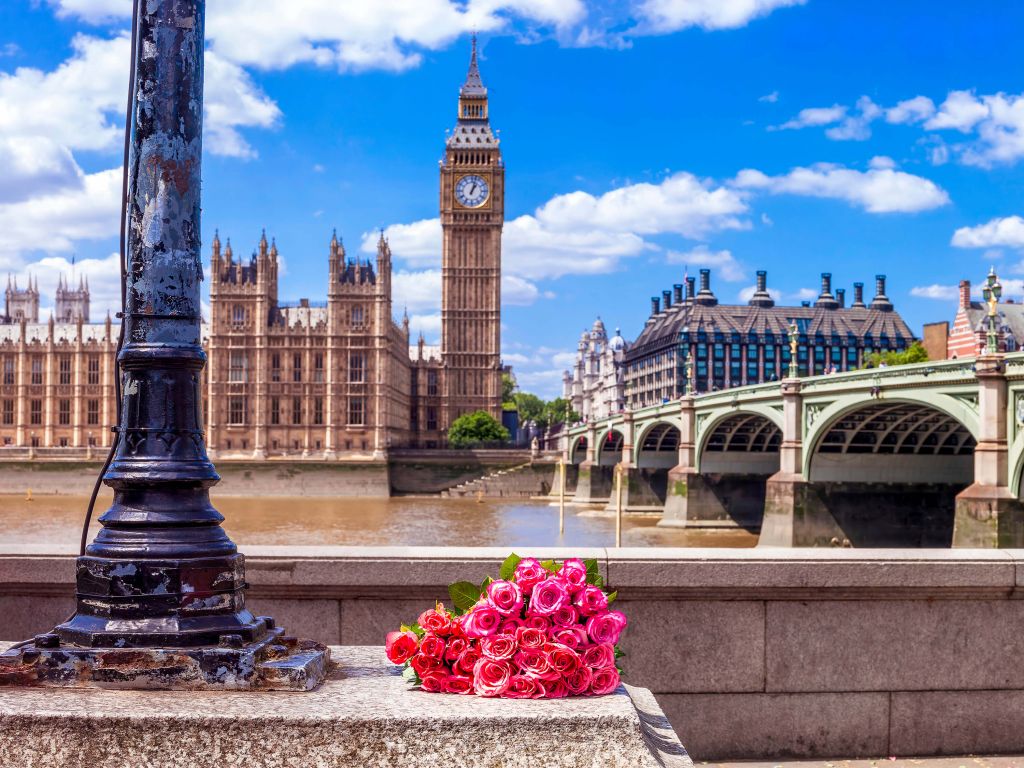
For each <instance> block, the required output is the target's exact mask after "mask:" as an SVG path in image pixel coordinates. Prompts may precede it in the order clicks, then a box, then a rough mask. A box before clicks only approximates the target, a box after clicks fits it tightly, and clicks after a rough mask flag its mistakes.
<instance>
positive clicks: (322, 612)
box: [245, 597, 341, 645]
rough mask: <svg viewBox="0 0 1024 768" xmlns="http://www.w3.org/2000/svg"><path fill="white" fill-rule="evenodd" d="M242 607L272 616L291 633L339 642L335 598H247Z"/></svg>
mask: <svg viewBox="0 0 1024 768" xmlns="http://www.w3.org/2000/svg"><path fill="white" fill-rule="evenodd" d="M245 607H246V608H248V609H249V610H251V611H252V612H253V613H254V614H256V615H257V616H273V617H274V621H276V622H277V625H278V626H279V627H284V629H285V631H286V632H287V633H288V634H289V635H292V636H293V637H301V638H304V639H306V640H316V641H317V642H319V643H325V644H327V645H332V644H335V643H339V642H341V618H340V616H339V613H338V611H339V607H338V601H337V600H274V599H268V598H265V597H253V598H247V599H246V601H245Z"/></svg>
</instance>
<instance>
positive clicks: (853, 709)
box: [0, 547, 1024, 760]
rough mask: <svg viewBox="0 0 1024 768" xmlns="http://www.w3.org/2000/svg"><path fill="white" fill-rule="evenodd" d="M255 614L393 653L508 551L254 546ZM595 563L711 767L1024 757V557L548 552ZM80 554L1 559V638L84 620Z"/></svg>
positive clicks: (631, 674) (639, 650)
mask: <svg viewBox="0 0 1024 768" xmlns="http://www.w3.org/2000/svg"><path fill="white" fill-rule="evenodd" d="M245 551H246V554H247V555H248V561H247V577H248V581H249V582H250V583H251V585H252V587H251V591H250V604H251V606H252V607H253V608H254V609H255V610H257V611H259V612H260V613H271V614H273V615H274V616H275V617H276V618H277V619H278V621H279V622H280V623H281V624H283V625H285V626H286V627H287V628H288V630H289V631H290V632H295V633H298V634H300V635H302V636H306V637H315V638H317V639H319V640H322V641H325V642H328V643H334V644H339V643H340V644H344V645H363V644H379V643H380V642H381V638H382V637H383V636H384V633H385V632H386V631H388V630H390V629H393V628H394V627H395V626H397V625H398V624H399V623H400V622H401V621H408V620H409V619H411V618H414V617H415V616H416V615H417V614H418V613H419V612H420V611H422V610H423V608H424V607H425V606H427V605H429V604H430V602H431V601H432V600H435V599H445V597H446V595H445V586H446V585H447V584H448V583H449V582H452V581H456V580H461V579H470V580H476V581H479V580H481V579H482V578H483V577H484V576H485V575H486V574H488V573H492V574H494V573H496V571H497V567H498V564H499V562H500V561H501V559H502V558H503V557H504V555H506V554H507V552H506V551H505V550H498V549H459V548H428V547H395V548H370V547H367V548H364V547H325V548H312V547H311V548H294V549H288V548H279V547H247V548H246V550H245ZM520 554H537V555H540V556H545V557H564V556H567V555H579V556H584V557H596V558H598V559H599V560H600V562H601V567H602V571H603V573H604V574H605V577H606V578H607V579H608V581H609V583H610V585H611V586H612V587H614V588H615V589H618V590H619V591H620V598H619V601H618V607H620V608H621V609H622V610H623V611H625V612H626V614H627V615H628V616H629V617H630V620H631V626H630V628H629V630H628V631H627V634H626V636H625V638H624V641H623V648H624V650H625V651H626V654H627V655H626V657H625V658H624V659H623V666H624V668H625V670H626V673H627V677H626V679H627V681H628V682H630V683H632V684H635V685H639V686H643V687H648V688H651V689H652V690H653V691H654V693H655V694H656V695H657V697H658V701H659V702H660V704H661V707H662V708H663V709H664V711H665V713H666V714H667V715H668V717H669V719H670V720H671V722H672V723H673V725H674V726H675V729H676V731H677V732H678V734H679V736H680V739H681V740H682V741H683V743H684V744H686V746H687V748H688V749H689V751H690V752H691V754H693V755H694V757H695V758H697V759H704V760H713V759H724V758H762V759H775V758H782V757H837V756H846V757H850V756H875V757H877V756H887V755H903V756H906V755H935V754H967V753H974V754H986V753H1000V752H1003V753H1006V752H1018V753H1019V752H1020V751H1021V750H1024V666H1022V665H1020V664H1019V659H1020V658H1021V657H1022V655H1024V632H1022V631H1021V629H1022V627H1024V601H1022V600H1020V599H1019V598H1020V596H1021V594H1024V593H1022V592H1021V585H1022V584H1024V551H1021V550H1002V551H982V550H976V551H969V550H968V551H951V550H932V551H927V550H884V551H883V550H800V549H796V550H771V549H757V550H731V551H724V550H699V549H688V550H681V549H642V550H640V549H619V550H614V549H592V550H587V549H582V550H573V551H571V552H569V551H567V550H553V549H539V550H532V551H530V552H526V551H523V552H520ZM73 572H74V561H73V558H72V557H71V556H70V555H50V554H46V553H33V552H30V551H24V552H20V553H9V554H3V555H0V637H3V639H21V638H23V637H27V636H29V635H31V634H33V633H36V632H40V631H43V630H46V629H49V628H50V627H51V626H52V625H53V624H55V623H56V622H57V621H59V620H61V619H63V618H64V617H65V616H66V615H67V614H68V613H69V612H70V611H71V608H72V599H71V594H72V590H73V586H72V585H73Z"/></svg>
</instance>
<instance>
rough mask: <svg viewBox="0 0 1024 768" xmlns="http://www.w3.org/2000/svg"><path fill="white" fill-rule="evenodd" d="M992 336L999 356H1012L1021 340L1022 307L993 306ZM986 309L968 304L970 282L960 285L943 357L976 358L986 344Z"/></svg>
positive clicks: (1007, 303) (1023, 333) (980, 304)
mask: <svg viewBox="0 0 1024 768" xmlns="http://www.w3.org/2000/svg"><path fill="white" fill-rule="evenodd" d="M996 325H997V328H996V333H997V334H998V336H997V342H998V346H999V351H1000V352H1016V351H1017V350H1018V349H1020V344H1021V341H1022V340H1024V304H1016V303H1014V302H1013V300H1012V299H1010V300H1008V301H1005V302H1003V303H1000V304H999V305H998V306H997V314H996ZM988 329H989V317H988V305H987V304H985V303H984V302H982V301H971V281H970V280H961V281H960V295H959V301H958V303H957V310H956V317H954V318H953V327H952V329H951V330H950V331H949V341H948V342H947V345H946V355H945V357H947V358H950V359H955V358H958V357H976V356H977V355H979V354H980V353H981V352H983V351H984V350H985V346H986V344H987V343H988Z"/></svg>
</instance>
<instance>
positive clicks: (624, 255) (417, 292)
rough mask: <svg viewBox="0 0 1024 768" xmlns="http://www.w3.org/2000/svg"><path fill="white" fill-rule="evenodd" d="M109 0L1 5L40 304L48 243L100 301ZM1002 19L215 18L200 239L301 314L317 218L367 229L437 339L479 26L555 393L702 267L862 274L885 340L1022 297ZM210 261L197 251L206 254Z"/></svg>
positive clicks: (807, 8) (830, 2)
mask: <svg viewBox="0 0 1024 768" xmlns="http://www.w3.org/2000/svg"><path fill="white" fill-rule="evenodd" d="M129 10H130V2H129V1H128V0H46V1H43V0H9V1H8V2H5V3H4V4H3V5H2V6H0V168H5V169H6V170H5V171H4V172H3V173H0V269H4V270H6V271H10V272H12V273H14V274H17V275H19V276H20V278H21V279H22V280H24V279H25V278H26V276H27V274H29V273H31V274H33V275H36V276H37V277H38V279H39V282H40V287H41V289H42V290H43V293H44V297H43V304H44V305H47V306H49V305H50V304H52V292H53V289H54V287H55V285H56V282H57V276H58V274H59V273H60V272H61V271H62V270H65V271H66V270H68V269H69V262H70V259H71V257H72V255H73V254H74V255H75V258H76V261H77V266H76V269H77V270H78V271H80V272H85V273H86V274H88V275H89V279H90V283H91V285H92V286H93V290H94V295H95V299H94V307H97V308H98V309H96V310H94V312H96V313H100V312H103V311H104V310H105V309H106V308H107V307H113V306H114V303H115V302H116V298H115V297H116V293H117V291H116V256H114V255H113V254H114V251H115V249H116V237H115V236H116V232H117V206H118V201H117V198H118V184H119V173H120V170H119V164H120V148H119V147H120V131H121V121H122V120H123V117H122V114H123V104H124V98H125V91H126V79H127V63H128V62H127V58H128V44H127V40H126V38H125V30H126V28H127V25H128V18H127V14H128V12H129ZM1022 28H1024V4H1021V3H1018V2H1013V1H1012V0H976V2H972V3H962V2H945V3H941V2H940V3H936V2H935V1H934V0H931V2H923V1H921V2H918V1H917V0H901V2H899V3H893V2H891V0H890V1H889V2H883V1H882V0H860V1H859V2H857V3H850V2H841V1H839V0H806V1H805V2H800V0H618V1H617V2H610V3H583V2H582V1H581V0H470V1H469V2H458V3H455V2H451V1H450V0H377V2H374V3H362V4H357V3H338V2H336V1H335V0H287V2H285V0H280V1H277V0H213V1H212V2H211V3H210V9H209V24H208V41H209V49H208V52H207V107H208V113H207V142H206V150H207V151H206V156H205V159H204V164H205V165H204V203H205V204H204V239H205V240H206V241H207V243H208V242H209V240H210V239H211V238H212V235H213V231H214V229H219V230H220V232H221V235H222V237H230V238H231V239H232V244H233V245H234V247H235V251H236V253H243V254H245V253H248V252H249V251H250V250H251V249H252V248H253V247H254V246H255V244H256V242H257V240H258V238H259V234H260V229H261V228H262V227H266V228H267V232H268V234H270V235H273V236H274V237H276V239H277V242H278V246H279V248H280V250H281V254H282V257H283V259H284V262H285V274H284V277H283V281H282V289H281V292H282V299H285V300H289V299H291V300H294V299H298V298H300V297H309V298H312V299H321V298H323V296H324V294H325V288H324V278H325V274H326V255H327V244H328V242H329V240H330V236H331V231H332V229H333V228H334V227H337V229H338V231H339V233H340V234H341V235H342V236H343V238H344V242H345V245H346V247H347V249H348V253H349V255H357V254H359V255H364V256H365V255H366V251H365V249H366V248H368V247H369V240H368V238H369V239H370V240H372V239H374V238H375V236H374V234H373V233H374V232H375V230H376V229H377V228H379V227H384V228H386V229H387V232H388V235H389V237H390V239H391V243H392V249H393V251H394V254H395V258H396V277H395V292H396V296H395V312H396V314H398V315H400V314H401V312H402V308H403V306H405V307H408V310H409V313H410V315H412V317H413V326H414V330H416V329H420V330H422V331H423V332H424V334H425V335H426V336H427V338H428V340H429V341H433V340H435V339H436V338H437V335H438V327H439V316H438V304H439V300H440V273H439V264H440V235H439V229H438V225H437V222H436V217H437V183H438V182H437V179H438V172H437V160H438V158H439V157H440V155H441V152H442V148H443V141H444V132H445V129H446V128H449V127H451V126H452V125H453V124H454V118H455V107H456V98H457V91H458V86H459V85H460V83H461V82H462V79H463V77H464V75H465V70H466V64H467V60H468V52H469V35H470V33H471V31H472V30H473V29H477V30H478V31H479V36H480V44H481V51H482V55H481V69H482V72H483V77H484V82H485V84H486V85H487V86H488V88H489V89H490V96H491V117H492V124H493V125H494V126H495V127H496V128H499V129H501V138H502V146H503V152H504V156H505V160H506V165H507V178H506V183H507V210H506V214H507V224H506V230H505V238H504V273H505V286H504V288H505V298H506V302H505V307H504V316H503V321H504V332H503V345H504V352H505V357H506V360H507V361H508V362H511V363H513V364H514V366H515V367H516V369H517V372H518V376H519V380H520V383H521V385H522V386H523V388H525V389H531V390H534V391H538V392H539V393H541V394H544V395H549V396H550V395H554V394H556V393H557V391H558V389H559V386H560V385H559V379H560V371H561V370H562V369H563V368H565V367H566V366H567V365H568V363H569V360H570V358H571V353H572V351H573V349H574V347H575V341H576V339H577V338H578V336H579V333H580V331H581V330H582V329H583V328H584V327H588V326H589V325H590V324H591V323H592V322H593V320H594V318H595V316H597V315H600V316H601V317H602V318H603V319H604V321H605V323H606V324H607V325H608V326H609V328H614V327H616V326H619V327H621V328H622V330H623V333H624V335H625V336H627V338H631V337H634V336H635V335H636V334H637V333H638V332H639V331H640V329H641V328H642V325H643V322H644V320H645V318H646V315H647V313H648V311H649V297H650V296H652V295H656V294H660V293H661V291H662V290H663V289H667V288H670V287H671V285H672V284H673V283H677V282H682V277H683V274H684V270H685V269H688V270H689V273H690V274H691V275H693V274H696V271H697V270H698V269H700V268H701V267H705V266H706V267H710V268H711V269H712V271H713V278H712V279H713V288H714V290H715V291H716V293H717V294H718V296H719V297H720V298H721V299H722V300H723V301H729V302H733V301H739V300H743V299H744V298H745V297H746V295H747V293H748V292H749V290H750V288H751V286H752V285H753V283H754V272H755V270H757V269H767V270H768V273H769V274H768V281H769V287H770V288H771V289H772V290H774V291H775V292H776V293H777V296H778V298H779V299H780V300H781V301H785V302H792V303H795V302H798V301H799V300H800V299H802V298H811V297H812V296H813V295H814V294H815V293H816V291H815V290H814V289H815V288H816V286H817V285H818V282H819V273H820V272H823V271H830V272H832V273H833V275H834V284H835V285H836V286H837V287H846V288H848V289H849V288H850V286H851V284H852V283H853V282H854V281H858V280H859V281H863V282H864V283H866V284H867V286H868V293H869V295H870V292H871V289H872V287H873V278H874V275H875V274H876V273H885V274H887V275H888V278H889V283H888V285H889V289H888V292H889V295H890V297H891V298H892V299H893V300H894V301H895V303H896V306H897V308H898V309H899V310H900V311H901V312H902V313H903V314H904V316H905V317H906V319H907V320H908V322H910V324H911V326H912V327H913V328H915V329H916V330H917V331H918V332H920V327H921V324H922V323H924V322H929V321H932V320H939V319H951V318H952V315H953V313H954V309H955V288H956V284H957V282H958V281H959V280H960V279H961V278H965V277H966V278H970V279H972V280H973V281H974V282H975V283H977V282H978V281H979V280H980V279H981V278H982V277H983V275H984V274H985V273H986V272H987V270H988V267H989V266H990V264H994V265H995V266H996V268H997V270H999V272H1000V274H1001V275H1002V276H1003V277H1004V284H1005V285H1006V286H1007V289H1008V290H1007V293H1008V295H1009V296H1011V297H1016V299H1017V300H1021V299H1024V282H1022V277H1024V219H1022V218H1021V217H1022V216H1024V187H1022V184H1021V180H1022V177H1021V168H1022V167H1024V166H1022V161H1024V96H1022V91H1024V65H1022V63H1021V59H1020V55H1019V34H1020V30H1021V29H1022ZM207 248H208V247H207Z"/></svg>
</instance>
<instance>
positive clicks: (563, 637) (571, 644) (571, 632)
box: [551, 627, 587, 652]
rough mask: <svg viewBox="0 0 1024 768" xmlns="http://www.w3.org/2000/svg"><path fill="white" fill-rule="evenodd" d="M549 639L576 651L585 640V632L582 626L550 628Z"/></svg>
mask: <svg viewBox="0 0 1024 768" xmlns="http://www.w3.org/2000/svg"><path fill="white" fill-rule="evenodd" d="M551 639H552V640H554V641H555V642H556V643H561V644H562V645H564V646H565V647H566V648H572V649H573V650H574V651H577V652H578V651H579V649H580V648H582V647H583V646H584V645H585V644H586V642H587V633H586V631H585V630H584V629H583V628H582V627H564V628H563V629H553V630H551Z"/></svg>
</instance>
